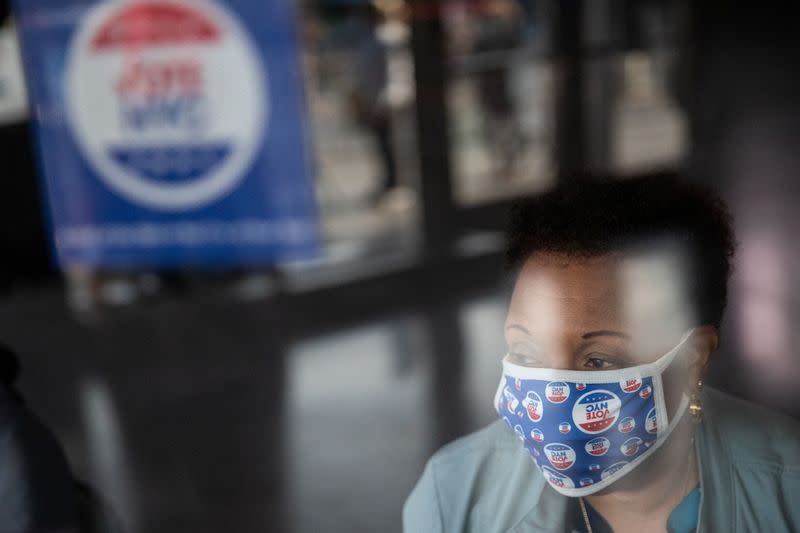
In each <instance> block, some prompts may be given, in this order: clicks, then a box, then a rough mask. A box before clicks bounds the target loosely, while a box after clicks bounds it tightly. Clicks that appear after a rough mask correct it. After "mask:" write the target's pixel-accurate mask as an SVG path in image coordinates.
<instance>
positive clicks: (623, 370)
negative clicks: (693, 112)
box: [403, 176, 800, 533]
mask: <svg viewBox="0 0 800 533" xmlns="http://www.w3.org/2000/svg"><path fill="white" fill-rule="evenodd" d="M733 250H734V237H733V232H732V229H731V224H730V217H729V216H728V214H727V212H726V210H725V207H724V206H723V205H722V204H721V202H720V201H719V200H718V199H716V198H715V197H713V196H711V195H710V194H709V193H707V192H704V191H702V190H699V189H697V188H695V187H693V186H691V185H689V184H687V183H684V182H682V181H680V180H677V179H673V178H668V177H665V176H661V177H653V178H647V179H638V180H628V181H617V182H585V183H582V184H579V185H573V186H570V187H563V188H560V189H557V190H554V191H552V192H550V193H548V194H547V195H545V196H543V197H540V198H537V199H535V200H532V201H530V202H528V203H526V204H523V205H520V206H518V207H517V208H516V209H515V210H514V212H513V216H512V222H511V226H510V231H509V240H508V258H509V261H510V264H511V265H512V266H513V267H514V268H515V271H516V284H515V287H514V291H513V295H512V298H511V302H510V305H509V309H508V316H507V320H506V326H505V334H506V340H507V344H508V354H507V355H506V356H505V357H504V358H503V371H502V376H501V379H500V385H499V387H498V391H497V395H496V396H495V399H494V404H495V409H496V410H497V412H498V414H499V417H500V419H501V420H498V421H497V422H495V423H494V424H492V425H490V426H488V427H487V428H485V429H483V430H481V431H479V432H477V433H475V434H472V435H469V436H467V437H465V438H463V439H460V440H458V441H456V442H454V443H451V444H450V445H448V446H446V447H444V448H443V449H442V450H440V451H439V452H437V453H436V454H435V455H434V456H433V458H432V459H431V460H430V461H429V462H428V464H427V466H426V468H425V472H424V473H423V475H422V478H421V479H420V480H419V482H418V483H417V486H416V487H415V489H414V491H413V492H412V494H411V496H410V497H409V499H408V501H407V502H406V505H405V508H404V510H403V520H404V527H405V531H407V532H414V533H417V532H436V531H442V532H444V531H447V532H450V531H471V532H480V533H491V532H523V531H524V532H539V531H558V532H561V531H580V532H595V533H597V532H607V531H613V532H615V533H624V532H629V531H630V532H633V531H635V532H642V531H670V532H675V533H688V532H695V531H697V532H701V531H703V532H705V531H713V532H722V531H725V532H729V531H743V532H744V531H759V532H761V531H763V532H766V531H769V532H779V531H800V427H798V424H796V423H795V422H794V421H792V420H790V419H787V418H785V417H782V416H780V415H777V414H773V413H770V412H768V411H766V410H764V409H761V408H759V407H756V406H754V405H751V404H749V403H746V402H744V401H741V400H738V399H735V398H733V397H730V396H727V395H725V394H722V393H720V392H718V391H715V390H712V389H710V388H708V387H703V374H704V371H705V369H706V367H707V365H708V363H709V360H710V358H711V357H712V354H713V352H714V351H715V349H716V348H717V346H718V344H719V335H720V323H721V320H722V314H723V310H724V308H725V304H726V297H727V280H728V277H729V274H730V271H731V260H732V257H733ZM487 401H488V399H487ZM520 441H521V442H520Z"/></svg>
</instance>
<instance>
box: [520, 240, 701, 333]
mask: <svg viewBox="0 0 800 533" xmlns="http://www.w3.org/2000/svg"><path fill="white" fill-rule="evenodd" d="M685 286H686V280H685V270H684V269H683V268H682V265H681V264H680V262H678V261H677V260H676V258H675V256H668V255H663V254H661V255H659V254H649V255H648V254H645V255H635V256H634V255H629V254H628V255H626V254H622V253H617V254H608V255H603V256H596V257H586V258H584V257H574V258H573V257H568V256H564V255H560V254H547V253H537V254H534V255H532V256H531V257H530V258H529V259H528V260H527V261H526V262H525V264H524V265H523V267H522V269H521V271H520V273H519V276H518V278H517V282H516V285H515V288H514V294H513V297H512V300H511V306H510V308H509V321H524V322H527V323H528V324H533V327H535V328H537V329H539V328H540V327H541V328H547V329H550V327H553V326H555V327H557V329H559V330H564V329H565V327H566V326H569V328H568V329H570V330H580V329H582V328H583V329H585V328H602V327H612V326H613V327H614V328H616V329H621V330H624V331H627V332H629V333H631V334H634V335H639V334H651V333H652V332H651V330H652V329H653V328H654V327H661V325H664V324H665V323H666V321H669V323H670V324H674V327H675V328H684V327H688V324H689V323H691V319H692V317H691V316H690V314H691V313H690V312H689V310H690V309H691V307H690V306H689V305H687V304H688V299H687V298H686V295H687V293H686V291H685ZM566 322H568V324H566ZM548 326H550V327H548ZM662 329H663V328H662ZM669 329H673V327H672V326H670V328H669Z"/></svg>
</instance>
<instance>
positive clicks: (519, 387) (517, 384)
mask: <svg viewBox="0 0 800 533" xmlns="http://www.w3.org/2000/svg"><path fill="white" fill-rule="evenodd" d="M514 388H515V389H517V390H518V391H519V390H522V380H521V379H519V378H516V379H514Z"/></svg>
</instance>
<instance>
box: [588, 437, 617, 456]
mask: <svg viewBox="0 0 800 533" xmlns="http://www.w3.org/2000/svg"><path fill="white" fill-rule="evenodd" d="M610 447H611V441H609V440H608V439H607V438H605V437H595V438H593V439H592V440H590V441H589V442H587V443H586V445H585V446H584V449H585V450H586V453H588V454H589V455H594V456H596V457H599V456H601V455H605V454H606V452H607V451H608V449H609V448H610Z"/></svg>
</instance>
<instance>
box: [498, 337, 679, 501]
mask: <svg viewBox="0 0 800 533" xmlns="http://www.w3.org/2000/svg"><path fill="white" fill-rule="evenodd" d="M690 333H691V331H690V332H689V333H687V334H686V335H685V336H684V338H683V339H682V340H681V342H680V344H678V345H677V346H676V347H675V348H673V349H672V350H670V351H669V352H668V353H667V354H666V355H664V356H662V357H661V358H659V359H658V360H657V361H655V362H653V363H649V364H645V365H640V366H635V367H629V368H623V369H620V370H597V371H579V370H557V369H552V368H532V367H527V366H520V365H517V364H514V363H511V362H510V361H509V357H508V356H506V357H505V358H504V359H503V377H502V379H501V380H500V386H499V387H498V389H497V394H496V395H495V401H494V404H495V409H497V412H498V414H499V415H500V417H501V418H502V419H503V420H505V421H506V423H507V424H508V425H509V427H510V428H512V429H513V430H514V431H515V432H516V433H517V436H518V437H519V438H520V440H521V441H522V442H523V445H524V447H525V449H527V450H528V452H529V453H530V454H531V456H532V457H533V459H534V461H535V462H536V465H537V466H538V467H539V469H540V470H541V472H542V474H543V475H544V477H545V479H546V480H547V481H548V482H549V483H550V485H551V486H552V487H553V488H554V489H555V490H557V491H558V492H560V493H561V494H564V495H566V496H574V497H577V496H587V495H589V494H592V493H594V492H597V491H599V490H601V489H603V488H605V487H607V486H609V485H611V484H612V483H614V482H615V481H617V480H618V479H620V478H621V477H622V476H624V475H625V474H627V473H629V472H630V471H631V470H633V469H634V468H636V466H638V465H639V464H641V463H642V461H644V460H645V459H646V458H647V457H648V456H650V454H652V453H653V452H654V451H655V450H656V449H658V447H659V446H661V444H663V443H664V441H665V440H666V439H667V437H668V436H669V434H670V433H671V432H672V430H673V429H674V428H675V426H676V425H677V423H678V421H679V420H680V418H681V416H682V415H683V413H684V412H685V411H686V407H687V405H688V403H689V399H688V397H687V396H686V394H685V393H684V394H683V397H682V398H681V402H680V405H679V407H678V410H677V412H676V413H675V416H674V418H673V419H672V420H669V419H668V417H667V408H666V406H665V404H664V386H663V384H662V382H661V375H662V374H663V372H664V371H665V370H666V368H667V367H668V366H669V365H670V363H672V361H673V359H674V358H675V355H676V354H677V353H678V352H679V351H680V348H681V346H682V345H683V343H684V342H685V341H686V339H687V338H688V337H689V334H690Z"/></svg>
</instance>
